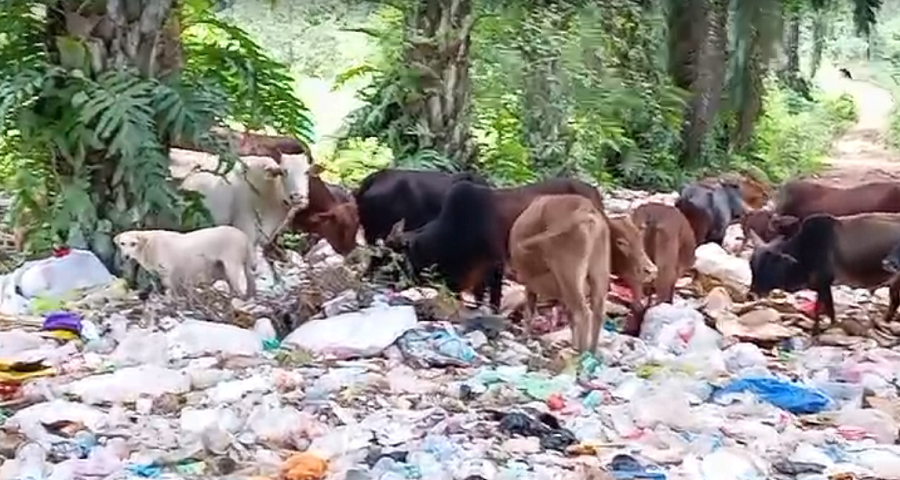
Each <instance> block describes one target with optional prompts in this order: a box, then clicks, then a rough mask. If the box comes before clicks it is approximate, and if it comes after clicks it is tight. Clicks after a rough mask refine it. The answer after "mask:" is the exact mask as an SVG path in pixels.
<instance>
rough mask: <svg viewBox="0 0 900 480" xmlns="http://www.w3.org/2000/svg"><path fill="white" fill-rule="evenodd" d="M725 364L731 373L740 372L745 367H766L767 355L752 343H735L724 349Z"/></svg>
mask: <svg viewBox="0 0 900 480" xmlns="http://www.w3.org/2000/svg"><path fill="white" fill-rule="evenodd" d="M722 355H723V356H724V358H725V366H726V367H727V368H728V371H729V372H731V373H738V372H740V371H741V370H744V369H745V368H754V367H765V366H766V364H767V363H768V361H767V360H766V355H765V354H764V353H763V352H762V350H760V349H759V347H757V346H756V345H754V344H752V343H735V344H734V345H732V346H730V347H728V348H726V349H725V350H723V351H722Z"/></svg>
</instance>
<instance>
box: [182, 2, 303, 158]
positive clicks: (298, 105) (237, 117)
mask: <svg viewBox="0 0 900 480" xmlns="http://www.w3.org/2000/svg"><path fill="white" fill-rule="evenodd" d="M186 7H187V8H185V11H184V20H183V22H184V30H183V32H182V42H183V48H184V51H185V56H186V59H187V61H186V62H185V71H184V74H185V76H186V77H188V78H191V79H203V80H205V81H209V82H213V83H214V84H215V85H216V86H218V87H220V88H221V89H222V90H223V91H224V93H225V95H226V97H227V98H228V99H229V103H230V105H231V108H230V110H229V113H230V116H231V120H233V121H235V122H237V123H240V124H242V125H244V126H245V127H247V128H248V129H251V130H259V129H262V128H265V127H271V128H273V129H274V130H275V131H277V132H279V133H280V134H283V135H289V136H293V137H295V138H299V139H301V140H304V141H306V142H310V141H311V139H312V136H313V131H312V127H313V125H312V119H311V118H310V117H309V111H308V110H307V109H306V107H305V106H304V105H303V102H301V101H300V99H299V98H298V97H297V96H296V95H295V94H294V89H293V88H292V87H293V83H294V80H293V78H292V77H291V75H290V72H289V70H288V69H287V67H286V66H285V65H284V64H282V63H279V62H277V61H275V60H273V59H272V58H270V57H269V56H268V54H266V53H265V52H264V51H263V50H262V48H261V47H260V46H259V45H258V44H257V43H256V42H255V41H254V40H253V39H251V38H250V36H249V35H247V33H246V32H244V31H243V30H241V29H240V28H238V27H236V26H234V25H231V24H228V23H226V22H224V21H222V20H220V19H218V18H216V17H215V16H214V15H213V14H212V13H211V12H210V7H209V5H208V4H207V2H206V1H205V0H194V1H193V2H188V3H187V4H186Z"/></svg>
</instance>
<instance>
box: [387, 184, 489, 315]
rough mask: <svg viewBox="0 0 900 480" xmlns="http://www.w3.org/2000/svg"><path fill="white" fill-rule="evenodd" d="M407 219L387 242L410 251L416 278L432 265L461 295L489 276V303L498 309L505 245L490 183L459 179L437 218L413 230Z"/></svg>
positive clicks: (474, 288) (451, 287)
mask: <svg viewBox="0 0 900 480" xmlns="http://www.w3.org/2000/svg"><path fill="white" fill-rule="evenodd" d="M404 223H405V221H404V220H402V219H401V220H399V221H398V222H397V223H396V224H395V225H394V227H393V229H392V231H391V232H390V233H389V235H388V239H387V242H386V243H387V244H388V245H390V246H391V247H393V248H395V249H397V250H400V251H402V252H403V253H405V254H406V256H407V258H408V259H409V262H410V264H411V266H412V269H413V271H414V272H415V274H416V275H417V276H419V275H421V274H422V273H423V272H424V271H425V270H426V269H428V268H431V267H433V268H434V273H437V274H438V275H439V277H441V278H442V279H443V280H445V281H446V283H447V286H448V287H449V288H450V289H451V290H452V291H454V292H457V293H462V292H464V291H472V292H474V291H475V290H476V289H477V288H479V287H480V286H481V285H483V284H484V282H485V279H487V278H490V279H491V282H490V283H489V284H488V287H489V289H490V294H491V305H492V306H493V307H494V308H495V309H497V308H499V305H500V296H501V293H502V292H501V288H502V280H503V259H504V248H503V246H502V245H500V244H499V243H498V239H499V238H500V235H499V233H498V229H499V221H498V215H497V210H496V207H495V205H494V199H493V193H492V191H491V189H490V188H489V187H486V186H484V185H480V184H477V183H474V182H470V181H467V180H462V181H458V182H456V183H454V184H453V185H452V187H451V188H450V190H449V191H448V193H447V197H446V199H445V201H444V205H443V208H442V209H441V211H440V213H439V214H438V217H437V218H436V219H434V220H433V221H431V222H428V223H427V224H425V225H424V226H422V227H420V228H418V229H416V230H414V231H411V232H409V231H406V226H405V225H404ZM495 299H496V304H495V303H494V301H495Z"/></svg>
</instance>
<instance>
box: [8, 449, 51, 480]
mask: <svg viewBox="0 0 900 480" xmlns="http://www.w3.org/2000/svg"><path fill="white" fill-rule="evenodd" d="M16 461H17V462H18V464H19V470H18V473H17V475H16V477H15V478H16V480H44V479H45V478H46V474H47V451H46V450H44V448H43V447H41V446H40V445H38V444H37V443H26V444H25V445H22V447H20V448H19V450H18V451H17V452H16Z"/></svg>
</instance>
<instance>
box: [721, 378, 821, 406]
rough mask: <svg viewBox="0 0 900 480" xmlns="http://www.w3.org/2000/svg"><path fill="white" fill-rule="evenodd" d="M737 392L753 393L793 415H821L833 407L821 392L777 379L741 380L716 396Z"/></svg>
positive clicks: (729, 385) (735, 381) (732, 383)
mask: <svg viewBox="0 0 900 480" xmlns="http://www.w3.org/2000/svg"><path fill="white" fill-rule="evenodd" d="M737 392H752V393H754V394H756V396H757V397H759V398H760V399H761V400H763V401H765V402H768V403H771V404H772V405H775V406H776V407H779V408H782V409H784V410H787V411H789V412H791V413H799V414H806V413H819V412H821V411H823V410H825V409H827V408H828V407H829V406H830V405H832V400H831V398H830V397H829V396H828V395H826V394H825V393H824V392H822V391H821V390H817V389H815V388H811V387H807V386H805V385H800V384H797V383H793V382H789V381H787V380H782V379H780V378H775V377H751V378H740V379H737V380H734V381H733V382H731V383H729V384H728V385H725V387H723V388H722V389H721V390H719V391H718V392H716V396H719V395H725V394H728V393H737Z"/></svg>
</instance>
